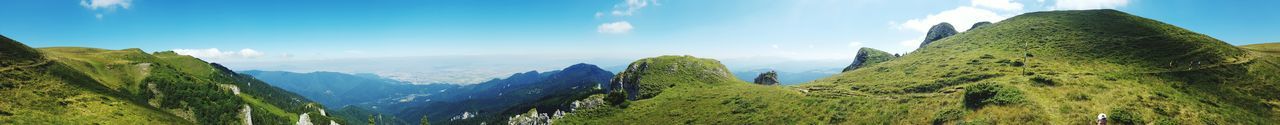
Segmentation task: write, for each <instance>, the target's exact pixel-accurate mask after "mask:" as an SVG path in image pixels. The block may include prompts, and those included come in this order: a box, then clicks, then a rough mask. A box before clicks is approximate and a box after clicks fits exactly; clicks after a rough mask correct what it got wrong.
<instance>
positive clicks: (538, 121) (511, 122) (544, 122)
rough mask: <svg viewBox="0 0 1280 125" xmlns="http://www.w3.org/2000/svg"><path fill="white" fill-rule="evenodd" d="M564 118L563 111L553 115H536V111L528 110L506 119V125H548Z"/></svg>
mask: <svg viewBox="0 0 1280 125" xmlns="http://www.w3.org/2000/svg"><path fill="white" fill-rule="evenodd" d="M562 117H564V112H563V111H558V110H557V111H556V112H553V113H538V109H530V110H529V112H527V113H524V114H520V115H516V116H511V118H507V124H508V125H550V124H552V121H554V120H555V119H560V118H562Z"/></svg>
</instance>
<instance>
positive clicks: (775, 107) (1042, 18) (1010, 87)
mask: <svg viewBox="0 0 1280 125" xmlns="http://www.w3.org/2000/svg"><path fill="white" fill-rule="evenodd" d="M1277 48H1280V44H1275V43H1269V44H1257V45H1246V46H1242V47H1235V46H1231V45H1230V44H1227V43H1225V42H1222V41H1219V40H1217V39H1214V38H1212V37H1209V36H1205V35H1203V34H1198V33H1194V32H1191V31H1188V30H1185V29H1181V28H1178V27H1176V26H1173V25H1169V24H1164V23H1161V22H1158V21H1155V20H1150V19H1146V18H1142V17H1137V16H1132V15H1129V14H1126V13H1124V12H1119V11H1115V10H1084V11H1049V12H1032V13H1027V14H1023V15H1019V16H1016V17H1013V18H1009V19H1007V20H1004V21H1001V22H998V23H995V24H992V25H988V26H986V27H985V28H980V29H975V30H972V31H968V32H964V33H960V34H957V35H955V36H951V37H948V38H944V39H941V40H939V41H936V42H934V43H933V44H930V45H928V46H926V47H923V48H921V49H919V50H917V51H915V52H912V53H909V54H906V55H904V56H902V57H899V58H894V59H891V60H889V61H885V62H882V63H879V64H876V65H870V66H866V67H862V68H859V69H857V70H853V71H847V72H844V73H841V74H837V75H834V76H831V77H828V78H824V79H819V80H815V81H814V82H811V83H804V84H801V85H798V86H789V87H769V86H753V85H747V84H746V83H744V82H741V81H733V80H728V81H715V80H710V81H708V80H700V79H702V78H707V77H716V75H714V74H712V75H708V74H707V73H685V72H686V71H693V72H696V71H699V70H676V73H668V74H662V73H655V74H639V75H636V74H630V73H628V72H632V71H635V70H634V68H632V69H628V71H627V72H623V73H621V74H620V75H619V77H620V78H626V77H637V78H640V80H638V81H645V79H674V80H663V81H662V82H661V83H656V84H654V85H659V86H670V87H667V88H656V89H649V90H650V91H657V92H660V93H655V94H654V95H652V98H648V99H644V98H641V99H639V100H634V101H624V102H620V103H614V105H613V106H611V107H607V108H597V109H591V110H587V111H580V112H575V113H573V114H571V115H569V116H568V117H566V118H564V119H560V120H558V121H557V122H558V123H565V124H608V123H635V124H1090V123H1092V122H1094V121H1093V120H1094V118H1095V116H1096V115H1098V113H1107V114H1111V116H1112V117H1113V121H1112V123H1113V124H1114V123H1134V124H1149V123H1153V124H1168V123H1180V124H1268V123H1272V122H1274V121H1280V95H1276V94H1275V92H1280V86H1278V84H1280V82H1276V81H1280V56H1277V54H1276V52H1277V50H1280V49H1277ZM658 58H659V59H662V58H669V59H673V60H667V61H665V62H668V63H653V64H661V65H652V64H651V65H649V67H662V66H666V67H673V66H675V65H680V64H685V63H670V62H694V61H693V60H692V59H687V58H686V59H684V61H677V60H676V58H670V57H667V56H664V57H658ZM649 60H654V59H643V60H641V61H637V63H640V62H648V61H649ZM700 62H713V61H700ZM635 64H636V63H633V67H635ZM710 67H715V66H710ZM650 69H653V68H650ZM658 69H662V68H658ZM641 71H643V70H641ZM615 80H619V79H618V78H615ZM624 80H625V79H624ZM615 82H616V81H615ZM641 83H645V82H641ZM642 85H643V84H642ZM641 89H645V88H643V87H642V88H641ZM641 92H644V91H641ZM966 104H968V105H966Z"/></svg>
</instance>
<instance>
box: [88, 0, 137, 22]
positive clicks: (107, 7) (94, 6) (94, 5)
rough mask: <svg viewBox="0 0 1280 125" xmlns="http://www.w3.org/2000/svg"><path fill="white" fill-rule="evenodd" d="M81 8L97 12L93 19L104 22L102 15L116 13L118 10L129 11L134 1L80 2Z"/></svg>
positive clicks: (105, 0) (90, 0)
mask: <svg viewBox="0 0 1280 125" xmlns="http://www.w3.org/2000/svg"><path fill="white" fill-rule="evenodd" d="M80 6H83V7H84V8H86V9H89V10H90V11H95V12H94V14H93V17H94V18H97V19H98V20H102V17H103V15H102V13H106V12H114V11H115V10H116V9H117V8H118V9H129V7H131V6H133V0H80Z"/></svg>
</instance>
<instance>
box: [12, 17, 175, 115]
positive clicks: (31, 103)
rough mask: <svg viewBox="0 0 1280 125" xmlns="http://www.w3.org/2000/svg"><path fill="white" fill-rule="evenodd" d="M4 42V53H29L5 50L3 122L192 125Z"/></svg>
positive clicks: (28, 50) (32, 51)
mask: <svg viewBox="0 0 1280 125" xmlns="http://www.w3.org/2000/svg"><path fill="white" fill-rule="evenodd" d="M3 40H4V41H0V43H4V44H7V45H5V46H3V47H5V48H3V49H4V50H21V51H25V52H4V54H6V55H5V56H4V57H0V59H2V60H0V61H3V62H5V63H7V65H4V66H3V69H5V71H3V72H2V75H0V76H2V77H0V83H2V84H3V85H0V93H3V94H0V95H5V96H6V97H5V98H0V123H5V124H95V123H96V124H191V123H190V122H189V121H187V120H185V119H182V118H180V117H177V116H175V115H174V114H171V113H169V112H163V111H160V110H158V109H156V108H153V107H151V106H148V105H147V104H145V102H139V101H133V100H131V99H129V98H124V97H123V96H125V95H128V94H125V93H121V92H119V91H114V89H115V88H111V87H109V86H104V85H106V84H107V83H101V82H100V81H99V80H94V79H93V77H92V75H87V73H81V72H79V70H77V69H76V68H73V67H74V66H68V65H71V64H65V63H61V62H57V61H54V60H49V59H48V58H46V57H45V56H41V55H40V53H39V52H37V51H36V50H34V49H31V48H29V47H26V46H25V45H21V44H20V43H18V42H16V41H13V40H10V39H8V38H3ZM8 44H12V45H8ZM8 54H24V55H8ZM55 60H56V58H55ZM11 62H22V63H11ZM8 64H16V65H8ZM113 80H114V79H113ZM102 81H109V80H102Z"/></svg>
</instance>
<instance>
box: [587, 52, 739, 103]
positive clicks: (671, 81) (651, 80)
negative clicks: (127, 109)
mask: <svg viewBox="0 0 1280 125" xmlns="http://www.w3.org/2000/svg"><path fill="white" fill-rule="evenodd" d="M731 81H740V80H738V79H737V78H734V76H733V73H729V70H728V68H725V67H724V65H722V64H720V61H717V60H714V59H704V58H697V57H693V56H687V55H686V56H659V57H653V58H645V59H640V60H637V61H635V62H632V63H631V65H630V66H629V67H628V68H627V70H626V71H622V72H619V73H618V75H616V76H614V77H613V79H611V80H610V81H609V84H610V85H609V97H608V98H607V99H606V100H608V101H609V102H611V103H617V102H620V101H624V100H623V99H620V98H625V100H640V99H647V98H650V97H653V96H657V95H658V94H659V93H662V89H667V88H671V87H676V86H703V85H709V84H722V83H731Z"/></svg>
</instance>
